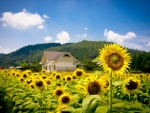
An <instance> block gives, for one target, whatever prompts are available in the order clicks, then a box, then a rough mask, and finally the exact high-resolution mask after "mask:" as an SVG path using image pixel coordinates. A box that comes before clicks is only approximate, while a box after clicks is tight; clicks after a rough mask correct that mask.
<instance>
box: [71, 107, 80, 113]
mask: <svg viewBox="0 0 150 113" xmlns="http://www.w3.org/2000/svg"><path fill="white" fill-rule="evenodd" d="M81 111H82V108H77V109H75V111H74V112H73V113H81Z"/></svg>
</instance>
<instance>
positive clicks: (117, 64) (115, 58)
mask: <svg viewBox="0 0 150 113" xmlns="http://www.w3.org/2000/svg"><path fill="white" fill-rule="evenodd" d="M106 61H107V65H108V67H110V68H111V69H113V70H118V69H120V68H121V67H122V66H123V64H124V61H123V58H122V56H120V55H119V54H118V53H112V54H110V55H109V56H108V58H107V60H106Z"/></svg>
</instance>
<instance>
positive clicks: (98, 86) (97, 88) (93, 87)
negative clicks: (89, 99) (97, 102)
mask: <svg viewBox="0 0 150 113" xmlns="http://www.w3.org/2000/svg"><path fill="white" fill-rule="evenodd" d="M105 85H106V84H105V82H104V81H103V80H101V79H95V78H94V77H93V78H92V77H91V79H90V80H89V82H88V83H87V85H86V86H85V94H84V96H87V95H96V94H98V95H99V96H100V97H102V96H103V93H104V92H105V88H104V87H105Z"/></svg>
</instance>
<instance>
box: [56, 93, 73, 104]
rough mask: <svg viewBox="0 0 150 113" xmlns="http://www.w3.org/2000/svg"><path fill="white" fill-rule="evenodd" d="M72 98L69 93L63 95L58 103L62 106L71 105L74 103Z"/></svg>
mask: <svg viewBox="0 0 150 113" xmlns="http://www.w3.org/2000/svg"><path fill="white" fill-rule="evenodd" d="M72 98H73V97H72V96H71V95H70V94H69V93H63V94H62V95H61V96H60V97H59V99H58V102H59V105H62V104H65V105H67V104H71V102H72Z"/></svg>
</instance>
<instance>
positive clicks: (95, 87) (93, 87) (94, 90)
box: [88, 81, 101, 95]
mask: <svg viewBox="0 0 150 113" xmlns="http://www.w3.org/2000/svg"><path fill="white" fill-rule="evenodd" d="M100 90H101V87H100V84H99V83H98V82H97V81H94V82H90V83H89V85H88V93H89V94H90V95H95V94H98V93H99V92H100Z"/></svg>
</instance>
